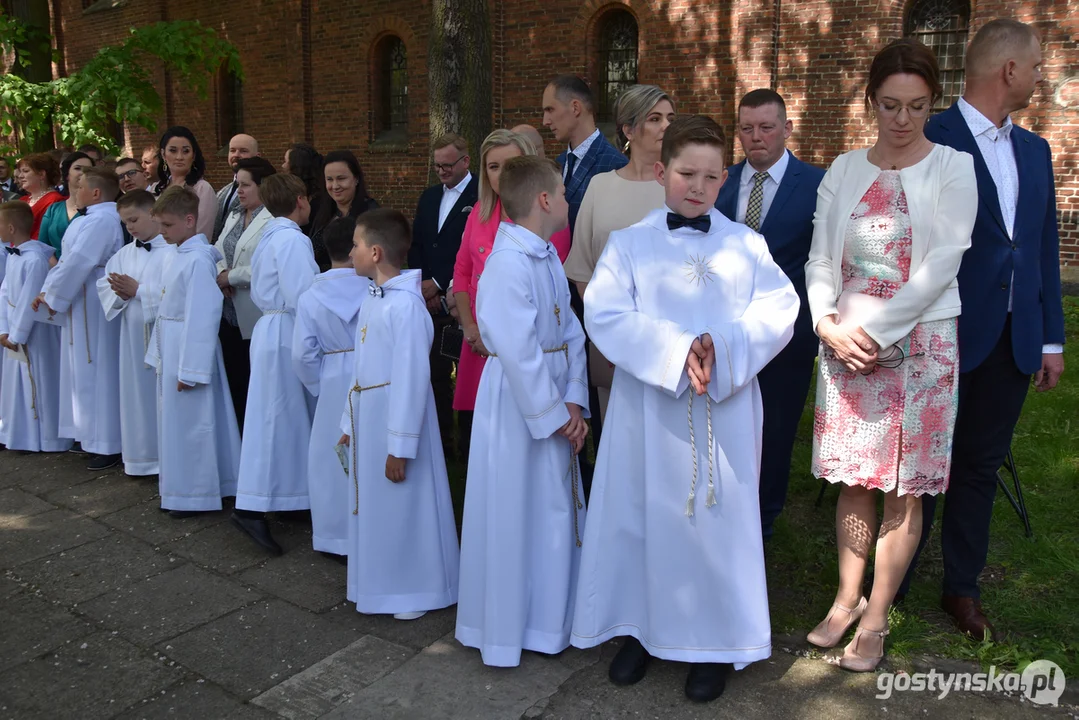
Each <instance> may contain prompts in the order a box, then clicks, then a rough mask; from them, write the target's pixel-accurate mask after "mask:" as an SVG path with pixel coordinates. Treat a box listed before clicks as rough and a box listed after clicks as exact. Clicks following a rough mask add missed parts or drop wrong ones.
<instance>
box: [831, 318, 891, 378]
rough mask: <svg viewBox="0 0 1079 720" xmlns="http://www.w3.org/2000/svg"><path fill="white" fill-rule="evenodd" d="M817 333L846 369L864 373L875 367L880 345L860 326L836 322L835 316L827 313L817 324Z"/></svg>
mask: <svg viewBox="0 0 1079 720" xmlns="http://www.w3.org/2000/svg"><path fill="white" fill-rule="evenodd" d="M817 335H819V336H820V339H821V340H822V341H823V342H824V344H825V345H827V346H828V347H830V348H831V349H832V352H833V353H834V354H835V356H836V359H837V360H839V362H841V363H843V364H844V365H845V366H846V367H847V369H848V370H850V371H852V372H858V373H862V374H863V375H865V374H868V373H870V372H872V371H873V368H874V367H876V364H877V353H878V352H879V351H880V345H878V344H877V341H876V340H874V339H873V338H871V337H869V336H868V335H866V333H865V331H864V330H862V328H861V327H858V326H852V325H849V324H844V323H837V322H836V316H835V315H829V316H827V317H825V318H822V319H821V321H820V322H819V323H818V324H817Z"/></svg>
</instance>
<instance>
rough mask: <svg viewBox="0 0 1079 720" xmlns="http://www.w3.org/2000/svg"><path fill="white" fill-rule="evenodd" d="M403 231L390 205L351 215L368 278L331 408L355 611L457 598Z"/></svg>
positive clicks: (421, 324) (447, 508)
mask: <svg viewBox="0 0 1079 720" xmlns="http://www.w3.org/2000/svg"><path fill="white" fill-rule="evenodd" d="M411 243H412V232H411V231H410V230H409V227H408V221H407V220H405V217H404V215H402V214H401V213H399V212H397V211H396V210H369V211H367V212H365V213H364V214H363V215H360V216H359V217H358V218H357V219H356V231H355V235H354V240H353V248H352V262H353V267H354V268H355V271H356V274H357V275H363V276H365V277H368V278H370V279H371V281H372V282H373V284H372V285H371V286H370V291H369V293H368V298H367V299H366V300H364V302H363V307H361V308H360V317H359V320H358V323H357V324H358V327H357V331H356V338H355V345H354V347H355V348H356V351H355V352H354V353H353V355H354V366H353V367H354V370H353V375H352V384H351V386H350V387H349V390H348V392H347V393H346V397H345V401H346V406H345V411H344V413H343V414H342V416H341V429H342V430H343V431H344V433H345V434H344V435H342V436H341V439H340V440H339V443H340V444H348V445H349V446H350V448H349V450H350V452H349V457H350V458H351V463H350V468H351V483H350V484H351V485H352V492H351V493H350V496H349V511H350V515H349V542H348V590H347V595H346V596H347V597H348V599H349V600H351V601H352V602H354V603H356V610H357V611H358V612H361V613H386V614H392V615H393V616H394V617H395V618H397V619H398V620H414V619H416V618H418V617H420V616H422V615H423V614H424V613H425V612H426V611H428V610H437V609H438V608H444V607H448V606H450V605H453V604H454V603H455V602H457V569H458V563H459V559H460V557H459V550H458V546H457V526H456V524H455V523H454V519H453V503H452V501H451V500H450V485H449V480H448V478H447V476H446V460H445V458H444V457H443V455H442V441H441V436H440V435H439V431H438V416H437V414H436V413H435V396H434V392H433V391H432V390H431V366H430V361H429V356H430V353H431V341H432V339H433V335H434V328H433V326H432V324H431V314H430V313H429V312H428V311H427V307H426V305H425V303H424V300H423V293H422V292H421V291H420V271H419V270H405V271H402V270H401V266H402V265H403V264H404V263H405V260H406V258H407V257H408V248H409V245H410V244H411Z"/></svg>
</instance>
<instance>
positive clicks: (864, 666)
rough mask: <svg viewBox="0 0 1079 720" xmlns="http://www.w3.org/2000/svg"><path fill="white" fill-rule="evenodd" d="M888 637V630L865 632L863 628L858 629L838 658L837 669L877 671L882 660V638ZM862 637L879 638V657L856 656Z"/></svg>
mask: <svg viewBox="0 0 1079 720" xmlns="http://www.w3.org/2000/svg"><path fill="white" fill-rule="evenodd" d="M887 635H888V628H884V629H883V630H866V629H865V628H864V627H859V628H858V629H857V630H856V631H855V632H854V639H853V640H851V641H850V644H849V645H847V647H846V648H844V649H843V656H842V657H840V658H839V667H841V668H843V669H844V670H851V671H852V672H872V671H873V670H876V669H877V665H879V664H880V661H881V660H882V659H883V658H884V638H885V637H886V636H887ZM863 637H867V638H869V637H872V638H880V655H875V656H873V657H864V656H862V655H858V654H857V650H858V641H860V640H861V639H862V638H863Z"/></svg>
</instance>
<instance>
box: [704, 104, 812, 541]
mask: <svg viewBox="0 0 1079 720" xmlns="http://www.w3.org/2000/svg"><path fill="white" fill-rule="evenodd" d="M793 127H794V125H793V123H792V122H791V121H790V120H788V119H787V108H786V103H784V102H783V98H782V97H780V95H779V94H778V93H776V92H775V91H774V90H767V89H763V90H753V91H752V92H750V93H747V94H746V96H745V97H743V98H742V100H741V102H739V103H738V140H739V142H740V143H741V144H742V150H743V151H744V152H745V155H746V159H745V160H743V161H742V162H740V163H738V164H737V165H733V166H731V168H730V170H729V171H728V175H727V181H726V182H725V183H723V187H722V188H720V191H719V197H718V198H717V199H716V209H717V210H719V211H720V212H721V213H723V214H724V215H725V216H727V217H728V218H730V219H731V220H735V221H736V222H740V223H744V224H746V225H748V226H749V227H751V228H752V229H754V230H756V231H757V232H759V233H761V234H762V235H764V239H765V241H766V242H767V243H768V249H769V250H770V251H771V253H772V258H773V259H775V261H776V262H777V263H778V264H779V267H780V268H782V269H783V272H785V273H786V274H787V277H788V278H790V281H791V282H792V283H793V284H794V288H795V290H796V291H797V292H798V298H799V299H800V300H801V302H802V307H801V309H800V310H799V312H798V319H797V321H796V322H795V324H794V337H793V338H792V339H791V341H790V343H789V344H788V345H787V347H786V348H785V349H784V350H783V352H781V353H780V354H779V355H777V356H776V357H775V359H774V360H772V362H770V363H769V364H768V365H767V366H766V367H765V368H764V370H762V371H761V372H760V374H759V375H758V376H757V380H758V382H759V383H760V388H761V398H762V400H763V403H764V448H763V452H762V454H761V480H760V501H761V529H762V531H763V534H764V538H765V539H766V540H767V539H768V538H770V537H771V536H772V526H773V524H774V523H775V520H776V518H777V517H779V514H780V513H781V512H782V511H783V504H784V503H785V502H786V499H787V484H788V482H789V481H790V468H791V452H792V450H793V449H794V437H795V435H796V433H797V432H798V421H799V420H800V419H801V417H802V410H803V409H804V408H805V401H806V395H808V394H809V383H810V381H811V380H812V378H813V361H814V359H815V358H816V357H817V336H816V334H815V333H814V332H813V327H812V323H811V321H810V318H809V302H808V301H807V299H806V280H805V264H806V261H807V260H808V259H809V246H810V244H811V243H812V241H813V211H814V210H816V207H817V186H818V185H820V182H821V180H822V179H823V178H824V170H822V169H820V168H818V167H814V166H813V165H809V164H807V163H804V162H802V161H801V160H799V159H798V158H796V157H794V155H793V154H792V153H791V152H790V151H788V150H787V145H786V143H787V138H789V137H790V135H791V130H792V129H793Z"/></svg>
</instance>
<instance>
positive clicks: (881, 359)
mask: <svg viewBox="0 0 1079 720" xmlns="http://www.w3.org/2000/svg"><path fill="white" fill-rule="evenodd" d="M940 92H941V87H940V81H939V72H938V68H937V61H936V58H935V57H934V56H933V52H932V51H931V50H930V49H929V48H927V47H926V46H924V45H922V44H921V43H918V42H916V41H913V40H898V41H896V42H894V43H891V44H890V45H888V46H887V47H886V48H884V49H883V50H881V52H880V53H879V54H878V55H877V57H876V58H874V60H873V63H872V66H871V67H870V71H869V83H868V85H867V87H866V92H865V98H866V105H867V107H869V108H870V109H871V110H872V112H873V113H874V114H875V116H876V123H877V141H876V144H874V145H873V147H871V148H868V149H862V150H855V151H853V152H849V153H846V154H845V155H841V156H840V157H838V158H836V160H835V162H834V163H833V164H832V166H831V168H830V169H829V170H828V173H827V175H825V177H824V181H823V182H822V183H821V185H820V189H819V190H818V197H817V210H816V214H815V216H814V219H813V226H814V227H813V245H812V248H811V250H810V253H809V262H808V263H807V264H806V284H807V288H808V294H809V307H810V311H811V313H812V318H813V324H814V327H815V328H816V330H817V334H818V335H819V336H820V339H821V351H820V364H819V375H818V378H817V399H816V410H815V413H814V423H813V473H814V475H816V476H817V477H818V478H823V479H825V480H828V481H829V482H832V483H839V484H840V495H839V503H838V506H837V508H836V540H837V544H838V546H839V590H838V592H837V593H836V599H835V604H834V605H832V608H831V610H830V611H829V612H828V615H827V617H825V619H824V621H823V622H821V623H820V624H819V625H818V626H817V627H816V628H815V629H814V630H813V631H812V632H810V633H809V638H808V639H809V641H810V642H812V643H813V644H815V645H818V646H821V647H834V646H836V645H837V644H838V643H839V642H840V641H841V640H842V639H843V637H844V635H845V634H846V632H847V630H849V629H850V627H851V626H853V625H855V624H858V630H857V632H856V633H855V635H854V638H853V640H852V641H851V642H850V644H849V645H847V646H846V648H845V649H844V652H843V655H842V657H841V658H840V659H839V664H840V665H841V666H842V667H844V668H847V669H849V670H858V671H868V670H872V669H874V668H876V666H877V664H878V663H879V662H880V659H881V657H882V656H883V655H884V637H885V635H887V633H888V608H889V606H890V605H891V603H892V600H893V599H894V597H895V593H896V591H897V590H898V588H899V584H900V582H901V581H902V579H903V575H904V573H905V572H906V570H907V566H908V565H909V564H910V561H911V558H912V557H913V555H914V551H915V549H916V548H917V546H918V540H919V537H920V535H921V520H922V511H921V495H922V494H923V493H931V494H936V493H939V492H943V491H944V490H945V488H946V487H947V482H948V473H949V469H950V459H951V447H952V429H953V426H954V424H955V413H956V407H957V404H958V391H959V388H958V378H959V353H958V339H957V332H958V322H957V318H958V315H959V312H960V304H959V289H958V284H957V282H956V274H957V273H958V271H959V261H960V259H961V258H962V257H963V253H964V252H965V251H966V249H967V248H968V247H970V235H971V231H972V230H973V228H974V218H975V215H976V213H977V183H976V180H975V176H974V161H973V158H972V157H971V156H970V155H968V154H966V153H961V152H958V151H956V150H953V149H951V148H948V147H944V146H942V145H934V144H933V143H932V142H930V141H929V140H928V139H926V137H925V134H924V132H923V131H924V127H925V122H926V120H927V119H928V116H929V112H930V109H931V108H932V106H933V103H934V101H935V100H936V99H937V98H938V97H940ZM880 492H883V493H884V518H883V522H878V520H877V509H876V506H877V498H878V497H879V495H878V493H880ZM874 542H875V546H876V556H875V564H874V575H873V591H872V594H871V596H870V597H869V598H868V600H867V599H866V598H864V597H862V591H861V588H862V580H863V578H864V575H865V569H866V564H867V558H868V555H869V550H870V548H871V547H873V546H874Z"/></svg>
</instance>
